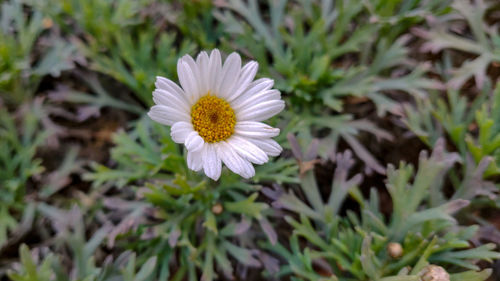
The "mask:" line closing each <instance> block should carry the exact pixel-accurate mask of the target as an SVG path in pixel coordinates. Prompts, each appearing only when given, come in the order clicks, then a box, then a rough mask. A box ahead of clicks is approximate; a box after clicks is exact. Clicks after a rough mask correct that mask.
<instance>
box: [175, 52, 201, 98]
mask: <svg viewBox="0 0 500 281" xmlns="http://www.w3.org/2000/svg"><path fill="white" fill-rule="evenodd" d="M177 76H179V82H180V83H181V86H182V88H183V89H184V92H185V94H186V97H187V100H188V101H189V104H194V103H195V102H196V100H197V99H196V97H197V95H198V87H197V84H196V79H195V76H194V73H193V71H191V67H190V66H189V64H188V63H187V62H186V61H185V60H184V58H181V59H180V60H179V62H178V63H177Z"/></svg>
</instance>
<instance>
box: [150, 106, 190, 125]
mask: <svg viewBox="0 0 500 281" xmlns="http://www.w3.org/2000/svg"><path fill="white" fill-rule="evenodd" d="M148 116H149V117H150V118H151V119H153V120H154V121H156V122H158V123H162V124H165V125H169V126H171V125H173V124H174V123H175V122H180V121H186V122H189V121H190V120H191V117H190V116H189V115H188V114H186V113H185V112H183V111H180V110H178V109H176V108H173V107H169V106H164V105H154V106H153V107H151V109H150V110H149V112H148Z"/></svg>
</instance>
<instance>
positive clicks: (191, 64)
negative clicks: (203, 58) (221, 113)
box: [182, 55, 201, 101]
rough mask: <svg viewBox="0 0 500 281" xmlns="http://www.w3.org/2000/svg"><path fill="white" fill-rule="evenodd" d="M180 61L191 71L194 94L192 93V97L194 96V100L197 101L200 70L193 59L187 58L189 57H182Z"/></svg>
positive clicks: (199, 86) (199, 91)
mask: <svg viewBox="0 0 500 281" xmlns="http://www.w3.org/2000/svg"><path fill="white" fill-rule="evenodd" d="M182 59H183V60H184V62H185V63H187V65H188V66H189V68H190V69H191V73H192V74H193V78H194V82H193V83H194V88H195V90H194V92H193V96H194V100H195V101H197V100H198V99H199V98H200V97H201V89H200V88H201V74H200V69H199V67H198V64H197V63H196V62H195V61H194V59H193V58H192V57H191V56H189V55H185V56H183V57H182Z"/></svg>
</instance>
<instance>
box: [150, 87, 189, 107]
mask: <svg viewBox="0 0 500 281" xmlns="http://www.w3.org/2000/svg"><path fill="white" fill-rule="evenodd" d="M153 101H154V102H155V103H156V104H160V105H166V106H170V107H174V108H178V109H182V110H183V111H185V112H189V111H190V110H191V109H190V108H189V104H188V103H187V102H186V100H185V99H183V98H182V99H180V98H179V97H178V96H177V95H176V94H173V93H171V92H169V91H166V90H163V89H156V90H154V91H153Z"/></svg>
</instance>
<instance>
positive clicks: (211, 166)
mask: <svg viewBox="0 0 500 281" xmlns="http://www.w3.org/2000/svg"><path fill="white" fill-rule="evenodd" d="M215 145H216V144H213V143H206V144H205V145H204V146H203V150H202V158H203V170H204V171H205V175H207V177H209V178H211V179H213V180H214V181H216V180H218V179H219V177H220V173H221V170H222V163H221V160H220V158H219V157H217V153H216V151H215Z"/></svg>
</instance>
